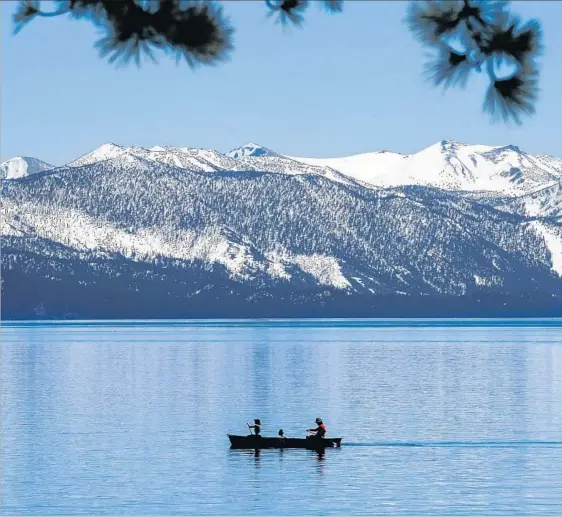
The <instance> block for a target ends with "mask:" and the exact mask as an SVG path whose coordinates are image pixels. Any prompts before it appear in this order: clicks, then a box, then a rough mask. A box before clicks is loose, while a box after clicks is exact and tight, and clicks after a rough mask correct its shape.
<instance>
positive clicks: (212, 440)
mask: <svg viewBox="0 0 562 517" xmlns="http://www.w3.org/2000/svg"><path fill="white" fill-rule="evenodd" d="M1 337H2V348H1V352H2V357H1V360H2V361H1V367H0V368H1V370H0V371H1V374H2V386H1V387H2V391H1V397H2V398H1V402H2V407H1V417H2V431H1V433H2V434H1V453H2V458H1V460H2V464H1V478H0V479H1V505H2V506H1V508H2V514H4V515H5V514H17V515H22V514H40V515H49V514H56V515H63V514H71V515H79V514H95V515H129V514H132V515H143V514H145V515H146V514H151V515H155V514H161V515H172V514H182V515H185V514H197V515H220V514H223V515H224V514H227V515H250V514H259V515H272V514H273V515H275V514H282V515H302V514H305V515H314V514H322V515H327V514H346V515H360V514H369V515H373V514H393V515H398V514H417V515H420V514H428V513H429V514H449V515H450V514H465V515H466V514H487V515H490V514H527V515H529V514H533V515H546V514H548V515H553V514H562V320H531V321H528V320H527V321H525V320H518V321H512V322H506V321H501V320H495V321H492V322H482V321H470V322H463V321H452V320H439V321H437V322H435V323H434V324H432V325H429V326H428V323H427V321H425V322H423V321H420V320H412V321H409V320H401V321H398V322H393V323H392V324H389V322H384V321H371V322H365V321H353V320H347V321H343V322H341V321H340V322H338V321H324V322H307V321H283V322H267V321H260V322H252V321H243V322H222V323H210V322H195V323H190V324H185V323H183V324H182V323H180V322H159V323H150V322H144V323H143V322H140V323H138V322H137V323H135V322H117V323H115V322H113V323H111V322H98V323H95V324H92V323H84V322H78V323H76V322H73V323H70V324H61V323H53V322H49V323H47V324H38V323H31V324H23V323H12V324H4V325H3V328H2V336H1ZM316 416H321V417H322V418H323V419H324V421H325V423H326V424H327V426H328V433H329V434H330V435H332V436H342V437H343V438H344V442H343V443H344V445H342V447H341V449H336V450H328V451H326V454H325V455H324V456H323V457H319V456H318V455H317V454H316V453H315V452H312V451H305V450H286V451H276V450H272V451H262V453H261V454H260V455H259V456H256V455H255V454H254V452H253V451H252V452H244V451H231V450H230V449H229V442H228V439H227V437H226V433H227V432H230V433H239V434H246V433H247V428H246V427H245V426H246V422H247V421H249V420H250V419H253V418H255V417H259V418H261V420H262V424H263V429H262V431H263V434H266V435H270V434H271V435H272V434H276V433H277V431H278V429H279V428H280V427H283V429H284V430H285V432H286V434H287V435H289V436H304V434H305V433H304V430H305V429H306V428H308V427H311V426H312V425H313V421H314V418H315V417H316Z"/></svg>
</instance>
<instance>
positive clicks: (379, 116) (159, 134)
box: [0, 0, 562, 165]
mask: <svg viewBox="0 0 562 517" xmlns="http://www.w3.org/2000/svg"><path fill="white" fill-rule="evenodd" d="M224 4H225V10H226V11H227V12H228V13H229V15H230V17H231V20H232V22H233V24H234V26H235V27H236V36H235V42H236V50H235V52H234V54H233V58H232V60H231V61H230V62H227V63H226V64H222V65H219V66H218V67H216V68H213V67H203V68H200V69H198V70H196V71H192V70H190V69H189V67H188V66H187V64H181V65H180V66H176V63H175V61H172V60H171V59H169V58H166V57H163V58H162V59H160V61H159V64H157V65H154V64H152V63H150V62H147V63H146V64H144V66H142V68H141V69H137V68H136V66H134V65H131V66H129V67H128V68H117V67H115V66H114V65H110V64H108V63H107V62H106V61H104V60H102V59H100V58H99V57H98V54H97V51H96V50H95V49H94V48H93V44H94V42H95V41H96V40H97V34H96V32H95V29H94V28H93V27H92V26H91V25H90V24H89V23H88V22H82V21H74V20H69V19H67V18H61V17H59V18H54V19H36V20H34V21H32V22H31V23H30V24H29V25H28V26H27V27H25V28H24V29H23V30H22V31H21V32H20V33H19V34H18V35H15V36H14V35H13V30H12V29H13V26H12V19H11V14H12V12H13V10H14V8H15V5H16V3H15V2H13V1H4V2H1V7H0V9H1V14H2V20H1V24H2V28H1V45H2V46H1V49H2V93H1V94H2V111H1V122H2V128H1V129H2V132H1V138H2V140H1V159H2V160H5V159H7V158H10V157H12V156H16V155H24V156H34V157H37V158H40V159H42V160H45V161H47V162H50V163H53V164H55V165H59V164H63V163H66V162H68V161H70V160H71V159H73V158H75V157H77V156H80V155H82V154H84V153H86V152H88V151H89V150H91V149H93V148H95V147H97V146H99V145H101V144H102V143H104V142H108V141H111V142H114V143H117V144H121V145H141V146H153V145H177V146H190V147H203V148H214V149H217V150H219V151H228V150H229V149H231V148H233V147H236V146H238V145H242V144H244V143H246V142H248V141H255V142H257V143H260V144H262V145H265V146H267V147H271V148H272V149H275V150H277V151H279V152H282V153H286V154H290V155H297V156H309V157H310V156H314V157H331V156H342V155H349V154H356V153H361V152H369V151H375V150H381V149H388V150H392V151H398V152H415V151H418V150H420V149H422V148H424V147H426V146H428V145H431V144H433V143H435V142H437V141H438V140H441V139H453V140H458V141H461V142H468V143H484V144H490V145H501V144H507V143H514V144H517V145H519V146H520V147H521V148H522V149H524V150H526V151H528V152H531V153H543V154H552V155H557V156H562V66H561V65H562V30H561V27H560V23H561V21H562V2H560V1H547V2H541V1H529V2H523V1H520V2H514V3H513V8H514V9H515V10H516V11H517V12H519V13H520V14H522V15H524V16H525V17H526V16H534V17H537V18H539V19H540V20H541V21H542V23H543V29H544V38H545V44H546V52H545V55H544V57H543V58H542V59H541V63H542V78H541V88H542V92H541V97H540V101H539V103H538V105H537V114H536V115H535V116H534V117H532V118H529V119H525V123H524V125H523V126H521V127H517V126H515V127H508V126H505V125H502V124H492V123H491V122H490V121H489V118H488V116H487V115H486V114H484V113H482V110H481V104H482V101H483V97H484V91H485V82H484V80H483V78H482V79H480V78H479V77H476V78H475V80H473V81H472V82H471V83H469V86H468V88H467V89H466V90H462V89H459V90H457V89H453V90H448V91H446V92H445V93H443V92H442V90H440V89H436V88H434V87H433V86H431V85H430V84H429V83H427V82H425V81H424V80H423V78H422V75H421V73H422V64H423V61H424V50H423V49H422V48H421V47H420V45H419V44H418V43H417V42H416V41H414V39H413V38H412V36H411V35H410V33H409V32H408V31H407V30H406V28H405V27H404V25H403V23H402V20H403V18H404V14H405V12H406V7H407V3H406V2H400V1H393V2H382V1H380V2H370V1H348V2H346V5H345V10H344V12H343V13H342V14H338V15H328V14H326V13H325V12H324V11H323V10H322V9H320V8H318V7H316V6H312V8H311V9H310V11H309V14H308V18H307V22H306V24H305V26H304V28H303V29H296V28H291V29H289V30H283V28H282V27H281V26H279V25H276V24H275V23H274V22H273V20H272V19H271V18H267V17H266V8H265V6H264V4H263V3H262V2H260V1H257V0H254V1H248V2H245V1H234V0H231V1H227V2H224Z"/></svg>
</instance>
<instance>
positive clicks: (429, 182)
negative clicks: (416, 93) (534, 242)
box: [292, 140, 562, 195]
mask: <svg viewBox="0 0 562 517" xmlns="http://www.w3.org/2000/svg"><path fill="white" fill-rule="evenodd" d="M292 159H294V160H297V161H301V162H302V163H306V164H309V165H315V166H318V167H331V168H333V169H336V170H337V171H339V172H341V173H343V174H346V175H347V176H350V177H352V178H355V179H358V180H360V181H363V182H366V183H369V184H371V185H375V186H380V187H395V186H401V185H426V186H433V187H438V188H444V189H448V190H460V191H490V192H497V193H500V192H501V193H503V194H508V195H521V194H526V193H529V192H531V191H533V190H536V189H538V188H541V187H542V186H544V185H547V184H553V183H556V182H558V181H560V179H561V178H562V159H561V158H554V157H550V156H532V155H529V154H527V153H525V152H523V151H521V150H520V149H519V148H518V147H517V146H514V145H507V146H499V147H491V146H485V145H466V144H461V143H459V142H453V141H449V140H443V141H441V142H438V143H436V144H434V145H432V146H430V147H428V148H427V149H424V150H422V151H420V152H418V153H415V154H410V155H404V154H397V153H391V152H387V151H382V152H376V153H367V154H359V155H355V156H348V157H345V158H323V159H316V158H296V157H293V158H292Z"/></svg>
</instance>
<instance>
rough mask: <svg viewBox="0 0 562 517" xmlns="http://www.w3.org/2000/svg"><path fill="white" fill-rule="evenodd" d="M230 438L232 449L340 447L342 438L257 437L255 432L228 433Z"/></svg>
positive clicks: (315, 448) (314, 448)
mask: <svg viewBox="0 0 562 517" xmlns="http://www.w3.org/2000/svg"><path fill="white" fill-rule="evenodd" d="M227 436H228V439H229V440H230V448H231V449H311V450H317V449H325V448H326V447H339V446H340V445H341V440H342V439H341V438H316V437H314V436H307V437H306V438H286V437H283V438H282V437H278V436H275V437H267V436H260V437H256V436H255V435H253V434H250V435H247V436H236V435H234V434H229V435H227Z"/></svg>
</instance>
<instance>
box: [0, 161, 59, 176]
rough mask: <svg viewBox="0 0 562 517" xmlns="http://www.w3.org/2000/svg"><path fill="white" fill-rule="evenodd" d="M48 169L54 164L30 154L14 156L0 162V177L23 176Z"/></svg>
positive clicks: (52, 167)
mask: <svg viewBox="0 0 562 517" xmlns="http://www.w3.org/2000/svg"><path fill="white" fill-rule="evenodd" d="M49 169H54V165H50V164H48V163H46V162H43V161H41V160H38V159H37V158H31V157H30V156H16V157H14V158H11V159H9V160H6V161H5V162H3V163H1V164H0V179H8V180H10V179H17V178H25V177H26V176H31V175H32V174H37V173H38V172H42V171H46V170H49Z"/></svg>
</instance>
